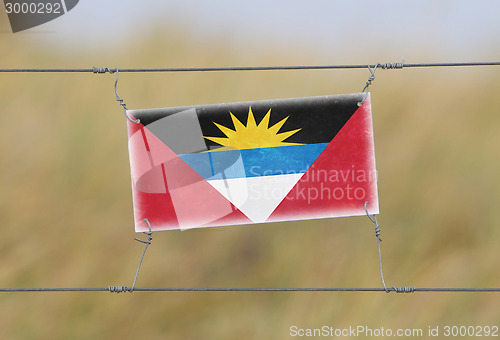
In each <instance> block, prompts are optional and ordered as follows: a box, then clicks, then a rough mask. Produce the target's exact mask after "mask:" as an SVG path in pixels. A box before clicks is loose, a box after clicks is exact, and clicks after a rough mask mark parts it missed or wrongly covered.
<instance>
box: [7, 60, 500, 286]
mask: <svg viewBox="0 0 500 340" xmlns="http://www.w3.org/2000/svg"><path fill="white" fill-rule="evenodd" d="M467 66H500V62H456V63H452V62H446V63H417V64H405V63H404V61H403V62H396V63H377V64H356V65H301V66H234V67H179V68H117V67H114V68H110V67H93V68H90V69H88V68H12V69H6V68H4V69H0V72H2V73H52V72H54V73H89V72H91V73H94V74H104V73H110V74H113V73H115V72H116V74H117V76H118V72H122V73H123V72H216V71H273V70H333V69H366V68H368V69H369V70H370V72H371V77H370V78H369V79H368V82H367V83H366V86H365V88H364V89H363V92H364V91H365V90H366V89H367V88H368V86H369V85H371V81H372V80H373V79H374V72H375V70H376V69H377V68H381V69H384V70H386V69H402V68H420V67H467ZM117 82H118V77H117V79H116V82H115V92H116V83H117ZM116 96H117V100H120V99H121V98H119V96H118V93H116ZM125 108H126V107H125ZM365 210H366V204H365ZM366 213H367V215H368V217H369V218H370V220H371V221H372V222H373V223H375V224H376V228H375V231H376V237H377V239H378V251H379V261H380V274H381V278H382V283H383V286H384V287H383V288H194V287H193V288H175V287H169V288H138V287H135V284H136V281H137V275H138V273H139V269H140V266H141V263H142V260H143V258H144V254H145V252H146V249H147V246H148V245H149V244H150V243H151V229H149V230H150V231H149V233H145V234H146V235H148V240H147V241H142V240H138V239H136V240H138V241H140V242H143V243H145V244H146V246H145V249H144V251H143V253H142V257H141V260H140V262H139V266H138V268H137V271H136V274H135V278H134V283H133V285H132V287H131V288H128V287H127V286H108V287H107V288H0V293H17V292H111V293H124V292H129V293H132V292H385V293H390V292H395V293H415V292H419V293H440V292H450V293H470V292H472V293H479V292H483V293H485V292H486V293H487V292H490V293H491V292H497V293H499V292H500V288H416V287H414V286H412V287H390V288H387V287H386V285H385V282H384V277H383V272H382V259H381V251H380V241H381V239H380V237H379V235H380V229H379V224H378V222H377V220H376V218H375V216H374V219H372V218H371V217H370V215H369V214H368V211H366ZM147 223H148V225H149V222H147Z"/></svg>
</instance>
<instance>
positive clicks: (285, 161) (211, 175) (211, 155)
mask: <svg viewBox="0 0 500 340" xmlns="http://www.w3.org/2000/svg"><path fill="white" fill-rule="evenodd" d="M327 145H328V143H318V144H305V145H292V146H280V147H274V148H258V149H245V150H230V151H213V152H204V153H191V154H184V155H179V156H180V158H181V159H183V160H184V161H185V162H186V163H187V164H189V166H191V167H192V168H193V169H194V170H195V171H196V172H198V173H199V174H200V176H201V177H203V178H204V179H207V180H212V179H222V178H245V177H257V176H273V175H283V174H292V173H304V172H306V170H307V169H308V168H309V167H310V166H311V164H312V163H313V162H314V161H315V160H316V158H318V156H319V155H320V154H321V152H323V150H324V149H325V148H326V146H327Z"/></svg>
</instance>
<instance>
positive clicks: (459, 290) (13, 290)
mask: <svg viewBox="0 0 500 340" xmlns="http://www.w3.org/2000/svg"><path fill="white" fill-rule="evenodd" d="M389 290H390V291H393V292H396V293H441V292H448V293H479V292H481V293H492V292H495V293H500V288H417V287H399V289H396V290H395V289H394V288H391V289H389ZM19 292H111V293H122V292H130V293H131V292H132V290H130V289H129V288H127V287H125V286H110V287H107V288H0V293H19ZM133 292H384V293H386V292H387V291H386V289H385V288H175V287H168V288H139V287H135V288H134V289H133Z"/></svg>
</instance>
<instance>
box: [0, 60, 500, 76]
mask: <svg viewBox="0 0 500 340" xmlns="http://www.w3.org/2000/svg"><path fill="white" fill-rule="evenodd" d="M377 66H378V67H380V68H383V69H401V68H403V67H404V68H408V67H458V66H500V62H499V61H494V62H459V63H418V64H405V63H403V62H401V63H382V64H381V63H377V64H357V65H299V66H233V67H178V68H175V67H174V68H107V67H93V68H74V69H73V68H13V69H7V68H4V69H0V72H11V73H16V72H59V73H66V72H76V73H89V72H91V73H106V72H109V70H113V71H114V70H118V71H119V72H122V73H123V72H214V71H274V70H333V69H365V68H368V67H369V68H375V67H377Z"/></svg>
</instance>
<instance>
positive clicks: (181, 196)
mask: <svg viewBox="0 0 500 340" xmlns="http://www.w3.org/2000/svg"><path fill="white" fill-rule="evenodd" d="M130 124H133V125H134V126H130ZM129 150H130V157H131V159H130V165H131V172H132V192H133V201H134V217H135V222H136V231H138V232H139V231H147V229H148V228H147V224H146V223H144V218H147V219H148V220H149V221H150V223H151V226H152V227H153V228H154V229H155V230H166V229H184V228H195V227H200V226H205V225H210V226H214V225H222V224H226V223H227V222H228V221H231V222H232V223H235V224H236V223H238V224H241V223H249V222H250V220H249V219H248V218H247V217H246V216H244V215H243V214H242V213H241V212H240V211H239V210H238V209H237V208H236V207H235V206H234V205H233V204H231V203H230V202H229V201H228V200H227V199H226V198H225V197H224V196H223V195H221V194H220V193H219V192H218V191H217V190H216V189H214V188H213V187H212V186H211V185H210V184H209V183H208V182H207V181H205V180H204V179H203V178H202V177H201V176H200V175H199V174H198V173H197V172H196V171H195V170H193V169H192V168H191V167H190V166H189V165H187V164H186V163H185V162H184V161H183V160H182V159H181V158H180V157H179V156H177V154H175V152H173V151H172V150H171V149H170V148H169V147H167V146H166V145H165V144H164V143H163V142H162V141H161V140H159V139H158V137H156V136H155V135H154V134H153V133H151V132H150V131H149V130H148V129H147V128H146V127H144V125H142V124H140V123H139V124H135V123H129Z"/></svg>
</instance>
